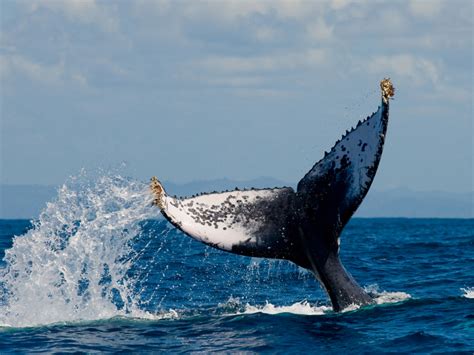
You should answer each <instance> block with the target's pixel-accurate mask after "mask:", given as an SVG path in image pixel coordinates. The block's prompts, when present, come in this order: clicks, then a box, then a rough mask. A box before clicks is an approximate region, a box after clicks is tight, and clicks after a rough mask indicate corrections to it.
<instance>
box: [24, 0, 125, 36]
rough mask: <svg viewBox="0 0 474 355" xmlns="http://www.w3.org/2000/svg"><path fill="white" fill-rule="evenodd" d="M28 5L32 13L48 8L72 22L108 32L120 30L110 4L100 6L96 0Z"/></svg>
mask: <svg viewBox="0 0 474 355" xmlns="http://www.w3.org/2000/svg"><path fill="white" fill-rule="evenodd" d="M28 4H29V10H30V11H32V12H35V11H37V10H38V9H39V8H46V9H49V10H51V11H54V12H59V13H61V14H62V15H64V16H66V17H67V18H68V19H69V20H72V21H77V22H79V23H84V24H95V25H97V26H98V27H99V28H102V29H103V30H104V31H107V32H116V31H117V29H118V18H117V16H116V15H115V11H113V10H112V6H111V5H110V4H108V5H107V6H106V5H98V4H97V2H96V1H95V0H37V1H35V2H31V3H28Z"/></svg>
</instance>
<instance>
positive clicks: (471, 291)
mask: <svg viewBox="0 0 474 355" xmlns="http://www.w3.org/2000/svg"><path fill="white" fill-rule="evenodd" d="M461 291H463V292H464V294H463V297H466V298H471V299H474V287H466V288H461Z"/></svg>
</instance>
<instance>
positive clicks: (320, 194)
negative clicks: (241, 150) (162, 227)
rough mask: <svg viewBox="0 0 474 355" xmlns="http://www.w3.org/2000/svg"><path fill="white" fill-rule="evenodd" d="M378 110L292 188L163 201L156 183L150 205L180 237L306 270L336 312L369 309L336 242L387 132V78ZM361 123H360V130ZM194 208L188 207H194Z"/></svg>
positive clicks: (390, 87)
mask: <svg viewBox="0 0 474 355" xmlns="http://www.w3.org/2000/svg"><path fill="white" fill-rule="evenodd" d="M380 89H381V94H382V103H381V105H380V106H379V107H378V109H377V111H376V112H374V113H373V114H372V115H371V116H368V117H367V118H366V119H365V120H364V121H362V122H361V121H359V122H358V123H357V125H356V127H355V128H351V129H350V130H347V131H346V132H345V134H344V135H343V136H342V138H341V139H340V140H338V141H337V142H336V144H335V145H334V146H333V147H332V148H331V149H330V150H329V152H324V157H323V158H322V159H321V160H319V161H318V162H317V163H316V164H315V165H314V166H313V167H312V168H311V169H310V171H309V172H308V173H307V174H306V175H305V176H304V177H303V178H302V179H301V180H300V182H299V183H298V186H297V189H296V191H294V190H293V188H291V187H282V188H273V189H253V188H252V189H247V190H239V189H238V188H236V189H235V190H234V191H226V192H221V193H217V192H213V193H207V194H200V195H199V196H197V197H192V198H187V199H176V198H172V197H170V196H168V195H167V194H166V192H165V190H164V189H163V186H162V185H161V184H160V182H159V181H158V179H156V178H155V177H153V178H152V180H151V185H150V188H151V190H152V191H153V193H154V195H155V199H154V201H153V204H155V205H157V206H158V207H160V208H161V210H162V213H163V215H164V216H165V217H166V218H167V219H168V221H169V222H171V223H172V224H173V225H174V226H176V227H177V228H179V229H181V230H182V231H183V232H184V233H186V234H188V235H189V236H191V237H193V238H194V239H197V240H199V241H201V242H203V243H206V244H208V245H211V246H212V247H214V248H217V249H221V250H225V251H229V252H232V253H235V254H240V255H247V256H252V257H266V258H277V259H286V260H290V261H292V262H294V263H295V264H297V265H299V266H301V267H303V268H306V269H309V270H311V271H312V272H313V273H314V275H315V276H316V278H317V279H318V280H319V281H320V282H321V283H322V284H323V286H324V289H325V290H326V291H327V292H328V294H329V297H330V299H331V302H332V305H333V308H334V309H335V310H336V311H339V310H341V309H344V308H346V307H347V306H349V305H352V304H355V305H366V304H371V303H373V301H372V299H371V297H370V296H369V295H368V294H367V293H366V292H365V291H364V290H363V289H362V288H361V287H360V286H359V285H358V284H357V282H356V281H355V280H354V279H353V278H352V276H351V275H350V274H349V273H348V272H347V271H346V270H345V268H344V267H343V266H342V264H341V261H340V259H339V245H340V243H339V242H340V240H339V236H340V234H341V232H342V230H343V228H344V226H345V225H346V224H347V222H348V221H349V219H350V218H351V217H352V215H353V214H354V212H355V211H356V210H357V208H358V207H359V205H360V204H361V202H362V200H363V199H364V197H365V195H366V194H367V192H368V190H369V188H370V185H371V184H372V181H373V179H374V177H375V173H376V171H377V167H378V165H379V162H380V158H381V156H382V150H383V145H384V142H385V133H386V131H387V125H388V113H389V99H390V98H392V97H393V95H394V93H395V89H394V87H393V85H392V83H391V82H390V79H383V80H382V81H381V82H380ZM363 123H366V124H363ZM194 202H195V203H196V205H197V206H199V208H197V209H195V208H193V207H192V206H193V203H194Z"/></svg>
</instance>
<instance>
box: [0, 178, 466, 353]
mask: <svg viewBox="0 0 474 355" xmlns="http://www.w3.org/2000/svg"><path fill="white" fill-rule="evenodd" d="M150 201H151V196H150V195H149V193H148V188H147V186H146V184H144V183H141V182H137V181H133V180H129V179H125V178H122V177H120V176H103V177H100V178H95V179H90V178H87V177H77V178H74V179H71V180H70V181H69V182H68V183H67V184H66V185H65V186H63V187H62V188H61V189H60V191H59V193H58V197H57V199H56V200H55V201H52V202H51V203H49V204H48V206H47V208H46V209H45V210H44V211H43V213H42V214H41V216H39V219H38V220H37V221H35V222H34V223H31V222H29V221H25V220H1V221H0V256H1V257H2V258H3V261H2V263H1V264H0V267H1V269H0V324H1V327H0V349H1V350H0V351H2V352H3V351H21V352H25V351H47V352H51V351H86V352H90V351H94V350H98V351H120V350H121V351H159V350H162V351H170V352H177V351H203V352H206V351H255V352H264V351H307V350H309V349H310V350H311V351H312V352H317V351H331V352H339V351H343V350H347V351H365V352H380V351H388V352H420V351H422V352H450V351H458V352H466V353H472V351H473V350H474V300H473V297H474V296H473V292H474V289H473V287H474V281H473V280H474V232H473V231H474V220H440V219H422V220H421V219H354V220H352V221H351V222H350V224H349V225H348V226H347V227H346V229H345V231H344V233H343V236H342V244H341V253H342V259H343V262H344V264H345V265H346V268H347V269H349V270H350V271H351V272H352V274H353V275H354V277H355V278H356V279H357V280H358V281H359V282H360V283H361V284H362V285H365V287H366V289H367V290H368V291H369V292H370V293H371V294H372V295H373V296H374V297H375V299H376V300H377V303H378V304H377V305H375V306H371V307H367V308H364V309H355V308H354V309H349V310H346V312H344V313H341V314H336V313H334V312H332V310H331V308H330V304H329V303H328V301H327V298H326V296H325V294H324V293H323V292H322V290H321V288H320V287H319V284H318V283H317V282H316V281H315V280H314V278H313V276H312V275H311V274H309V273H308V272H306V271H305V270H302V269H299V268H297V267H296V266H294V265H292V264H290V263H288V262H284V261H269V260H261V259H251V258H247V257H241V256H236V255H232V254H228V253H224V252H221V251H217V250H214V249H211V248H208V247H205V246H204V245H202V244H200V243H198V242H195V241H193V240H191V239H190V238H188V237H186V236H184V235H183V234H182V233H180V232H178V231H176V230H174V228H172V227H171V226H170V225H168V224H167V222H165V221H164V220H163V219H162V218H161V216H160V215H159V213H158V211H157V210H156V209H155V208H152V207H150ZM14 236H16V237H14Z"/></svg>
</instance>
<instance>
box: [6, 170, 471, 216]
mask: <svg viewBox="0 0 474 355" xmlns="http://www.w3.org/2000/svg"><path fill="white" fill-rule="evenodd" d="M164 185H165V187H166V190H167V192H168V193H169V194H172V195H177V196H191V195H193V194H196V193H199V192H212V191H223V190H230V189H234V188H236V187H238V188H239V189H244V188H250V187H255V188H263V187H275V186H292V187H295V186H294V185H293V184H288V183H285V182H283V181H280V180H277V179H273V178H266V177H262V178H257V179H253V180H248V181H236V180H231V179H217V180H203V181H194V182H190V183H186V184H175V183H172V182H164ZM56 193H57V192H56V187H54V186H42V185H0V218H4V219H15V218H26V219H30V218H35V217H37V216H38V215H39V213H40V211H41V210H42V209H43V208H44V207H45V205H46V202H48V201H50V200H51V199H53V198H54V197H55V196H56ZM356 217H409V218H425V217H426V218H430V217H431V218H474V192H467V193H450V192H442V191H412V190H410V189H393V190H386V191H377V190H371V191H369V194H368V195H367V197H366V198H365V200H364V202H363V203H362V205H361V206H360V208H359V210H358V211H357V213H356Z"/></svg>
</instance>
